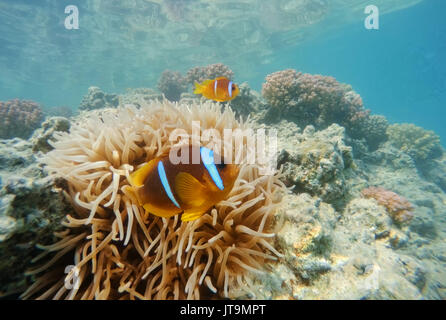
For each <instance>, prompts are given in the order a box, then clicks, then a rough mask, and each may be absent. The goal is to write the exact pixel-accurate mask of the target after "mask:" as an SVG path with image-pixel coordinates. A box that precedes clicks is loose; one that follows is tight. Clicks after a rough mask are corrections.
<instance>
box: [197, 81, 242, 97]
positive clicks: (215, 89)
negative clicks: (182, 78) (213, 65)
mask: <svg viewBox="0 0 446 320" xmlns="http://www.w3.org/2000/svg"><path fill="white" fill-rule="evenodd" d="M194 93H195V94H202V95H203V96H204V97H205V98H207V99H211V100H215V101H218V102H226V101H230V100H232V99H234V98H235V97H237V95H238V94H239V93H240V90H239V88H238V86H237V85H236V84H235V83H233V82H232V81H231V80H229V79H228V78H226V77H219V78H217V79H214V80H205V81H203V83H201V84H199V83H197V82H195V90H194Z"/></svg>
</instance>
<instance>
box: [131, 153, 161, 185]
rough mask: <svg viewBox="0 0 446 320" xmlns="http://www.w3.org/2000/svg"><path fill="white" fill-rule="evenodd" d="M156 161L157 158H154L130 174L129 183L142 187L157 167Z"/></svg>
mask: <svg viewBox="0 0 446 320" xmlns="http://www.w3.org/2000/svg"><path fill="white" fill-rule="evenodd" d="M156 162H157V161H156V159H152V160H150V161H149V162H147V163H146V164H145V165H143V166H142V167H141V168H139V169H138V170H136V171H135V172H133V173H132V174H131V175H130V181H129V183H130V184H131V185H132V187H141V186H143V185H144V181H145V180H146V178H147V176H148V175H149V173H150V172H151V171H152V170H153V168H154V167H155V165H156Z"/></svg>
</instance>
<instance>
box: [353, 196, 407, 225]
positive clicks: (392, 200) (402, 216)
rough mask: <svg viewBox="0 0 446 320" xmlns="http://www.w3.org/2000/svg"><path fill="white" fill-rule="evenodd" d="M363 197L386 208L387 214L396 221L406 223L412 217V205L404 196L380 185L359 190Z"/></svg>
mask: <svg viewBox="0 0 446 320" xmlns="http://www.w3.org/2000/svg"><path fill="white" fill-rule="evenodd" d="M361 194H362V196H363V197H364V198H367V199H370V198H373V199H375V200H376V201H377V202H378V204H380V205H382V206H383V207H385V208H386V210H387V212H388V213H389V215H390V216H391V217H392V219H393V220H394V221H395V222H397V223H400V224H402V223H407V222H410V220H412V218H413V212H412V210H413V206H412V204H411V203H410V202H409V201H408V200H407V199H406V198H404V197H402V196H400V195H398V194H396V193H395V192H392V191H389V190H386V189H384V188H380V187H369V188H366V189H364V190H362V192H361Z"/></svg>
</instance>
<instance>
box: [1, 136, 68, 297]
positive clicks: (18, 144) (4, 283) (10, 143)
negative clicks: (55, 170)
mask: <svg viewBox="0 0 446 320" xmlns="http://www.w3.org/2000/svg"><path fill="white" fill-rule="evenodd" d="M38 140H39V139H38ZM39 141H40V142H41V141H43V140H39ZM40 142H39V143H38V144H40ZM33 149H34V145H33V143H32V142H30V141H25V140H22V139H18V138H16V139H12V140H0V295H9V294H14V293H20V292H23V290H24V289H26V287H27V286H29V279H27V278H26V276H25V272H26V270H27V268H28V267H29V266H30V265H31V260H32V259H33V258H34V257H36V256H37V255H38V254H39V253H41V251H40V250H38V249H37V247H36V246H37V245H38V244H48V243H51V242H53V241H54V240H55V238H54V235H53V232H55V231H60V230H61V228H62V224H61V220H62V218H63V217H64V216H65V214H66V213H67V212H70V210H71V206H70V204H69V203H68V202H67V201H66V200H65V197H64V195H63V192H62V191H61V189H59V188H58V187H57V185H58V183H59V182H60V181H59V182H56V181H54V180H53V179H51V178H49V177H47V175H46V174H45V173H44V171H43V170H42V167H41V165H40V164H39V161H38V156H37V154H36V153H35V152H34V151H33ZM60 183H62V182H60Z"/></svg>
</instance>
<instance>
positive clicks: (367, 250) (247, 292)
mask: <svg viewBox="0 0 446 320" xmlns="http://www.w3.org/2000/svg"><path fill="white" fill-rule="evenodd" d="M277 217H278V218H281V219H283V222H282V224H281V225H282V227H281V228H280V229H279V231H278V232H277V238H278V241H277V243H276V245H277V247H278V249H279V251H280V252H282V253H283V258H281V259H280V260H279V261H277V262H268V264H269V265H270V268H271V270H272V271H271V272H270V273H268V274H266V275H264V276H258V275H254V276H253V278H252V279H251V282H250V283H248V284H247V285H246V287H245V288H244V291H243V293H241V294H240V295H239V297H240V298H244V297H249V298H251V299H298V300H303V299H342V300H345V299H422V298H423V295H422V290H423V289H426V286H427V282H428V280H427V277H428V276H427V273H428V270H427V269H426V268H425V267H423V265H422V263H421V262H420V261H419V260H418V259H416V258H413V257H411V256H409V255H406V254H403V253H399V252H397V251H395V249H394V248H392V247H391V246H389V245H388V244H389V242H390V239H389V238H390V235H391V234H392V232H393V228H392V221H391V219H390V217H389V216H388V215H387V214H386V213H385V210H384V208H383V207H381V206H379V205H377V204H376V203H374V202H373V201H372V200H367V199H360V198H358V199H354V200H352V201H351V202H350V203H349V204H348V205H347V207H346V208H345V210H344V211H343V213H342V214H340V213H339V212H337V211H335V210H334V209H333V208H332V207H331V206H330V205H329V204H326V203H324V202H323V201H321V199H320V198H317V197H311V196H310V195H308V194H305V193H303V194H300V195H287V196H286V197H285V199H284V201H283V205H282V206H281V208H280V209H279V213H278V215H277Z"/></svg>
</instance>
